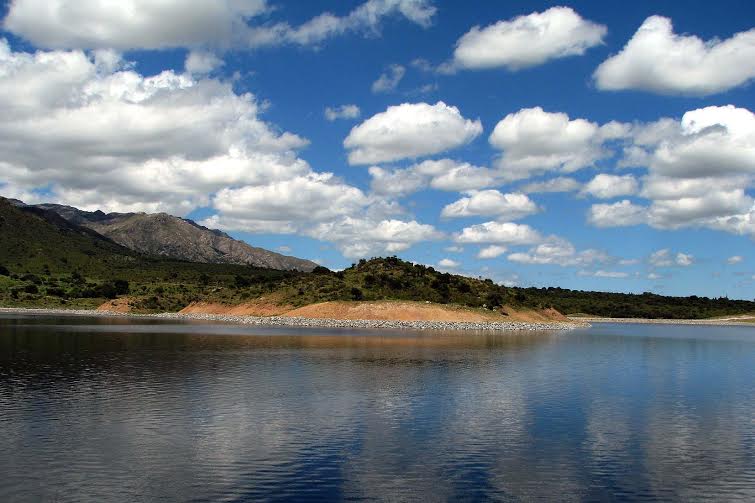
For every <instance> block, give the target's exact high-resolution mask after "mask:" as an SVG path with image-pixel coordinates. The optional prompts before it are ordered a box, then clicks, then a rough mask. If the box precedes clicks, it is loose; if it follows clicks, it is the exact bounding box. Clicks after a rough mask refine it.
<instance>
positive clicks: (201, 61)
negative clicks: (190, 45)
mask: <svg viewBox="0 0 755 503" xmlns="http://www.w3.org/2000/svg"><path fill="white" fill-rule="evenodd" d="M223 64H224V62H223V60H222V59H220V58H219V57H217V56H216V55H215V54H213V53H211V52H207V51H191V52H189V54H188V55H187V56H186V62H185V63H184V68H186V71H187V72H188V73H192V74H194V75H207V74H209V73H212V72H213V71H215V70H217V69H218V68H220V67H221V66H223Z"/></svg>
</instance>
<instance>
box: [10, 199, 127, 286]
mask: <svg viewBox="0 0 755 503" xmlns="http://www.w3.org/2000/svg"><path fill="white" fill-rule="evenodd" d="M137 257H138V254H137V253H136V252H134V251H132V250H129V249H128V248H125V247H123V246H121V245H119V244H117V243H115V242H114V241H112V240H110V239H108V238H106V237H104V236H101V235H100V234H98V233H97V232H95V231H93V230H92V229H88V228H86V227H81V226H79V225H76V224H75V223H73V222H70V221H68V220H66V219H65V218H63V217H61V216H60V215H59V214H57V213H55V212H53V211H48V210H45V209H44V208H37V207H34V206H27V205H25V204H23V203H22V202H20V201H16V200H8V199H4V198H0V261H1V262H2V264H3V266H4V267H6V266H7V267H9V268H11V269H16V270H19V271H25V270H33V271H37V270H41V269H50V268H52V269H55V270H62V271H66V272H70V271H73V270H76V269H79V268H83V267H85V268H86V269H87V270H91V271H92V272H93V273H95V274H99V273H103V272H105V271H107V270H109V269H112V268H115V267H117V266H120V265H124V264H129V263H134V262H135V261H136V260H137Z"/></svg>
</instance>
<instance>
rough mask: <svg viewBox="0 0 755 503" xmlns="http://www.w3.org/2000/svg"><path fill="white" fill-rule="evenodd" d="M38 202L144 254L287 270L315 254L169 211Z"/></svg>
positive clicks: (307, 265)
mask: <svg viewBox="0 0 755 503" xmlns="http://www.w3.org/2000/svg"><path fill="white" fill-rule="evenodd" d="M34 207H36V208H40V209H44V210H48V211H53V212H55V213H57V214H58V215H60V216H61V217H63V218H64V219H66V220H68V221H69V222H71V223H72V224H75V225H78V226H81V227H86V228H89V229H92V230H94V231H96V232H97V233H99V234H101V235H103V236H105V237H108V238H110V239H111V240H112V241H114V242H116V243H118V244H120V245H122V246H125V247H126V248H128V249H130V250H134V251H137V252H139V253H142V254H145V255H156V256H161V257H168V258H174V259H179V260H188V261H190V262H205V263H208V264H238V265H251V266H255V267H267V268H269V269H278V270H282V271H289V270H293V271H311V270H312V269H314V268H315V267H317V264H315V263H314V262H312V261H310V260H304V259H300V258H297V257H291V256H287V255H282V254H280V253H275V252H272V251H270V250H266V249H264V248H257V247H254V246H251V245H249V244H247V243H245V242H243V241H239V240H237V239H233V238H232V237H231V236H229V235H228V234H226V233H224V232H222V231H219V230H216V229H208V228H207V227H204V226H201V225H199V224H197V223H196V222H194V221H193V220H189V219H185V218H179V217H175V216H173V215H168V214H167V213H154V214H149V213H103V212H102V211H83V210H80V209H78V208H74V207H72V206H64V205H60V204H49V203H48V204H39V205H35V206H34Z"/></svg>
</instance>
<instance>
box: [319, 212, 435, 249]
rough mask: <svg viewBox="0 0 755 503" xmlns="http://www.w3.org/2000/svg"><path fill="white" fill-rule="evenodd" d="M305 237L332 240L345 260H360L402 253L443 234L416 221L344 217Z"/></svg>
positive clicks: (321, 224) (320, 225)
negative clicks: (348, 258)
mask: <svg viewBox="0 0 755 503" xmlns="http://www.w3.org/2000/svg"><path fill="white" fill-rule="evenodd" d="M305 234H306V235H308V236H310V237H313V238H316V239H321V240H325V241H330V242H333V243H335V244H336V246H337V247H338V249H339V250H340V251H341V253H343V254H344V255H345V256H346V257H350V258H360V257H368V256H374V255H385V254H392V253H396V252H400V251H403V250H406V249H408V248H410V247H411V246H413V245H415V244H417V243H420V242H422V241H429V240H435V239H441V238H442V237H443V233H441V232H439V231H438V230H436V229H435V228H434V227H433V226H431V225H427V224H421V223H419V222H417V221H415V220H411V221H402V220H396V219H372V218H352V217H348V216H347V217H343V218H341V219H339V220H336V221H332V222H323V223H320V224H318V225H315V226H314V227H312V228H310V229H308V230H307V231H306V232H305Z"/></svg>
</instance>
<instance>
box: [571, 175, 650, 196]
mask: <svg viewBox="0 0 755 503" xmlns="http://www.w3.org/2000/svg"><path fill="white" fill-rule="evenodd" d="M637 190H638V185H637V180H635V178H634V177H633V176H632V175H623V176H617V175H608V174H605V173H600V174H598V175H596V176H595V178H593V179H592V180H590V181H589V182H587V184H585V186H584V187H583V188H582V191H581V192H580V193H581V194H582V195H591V196H593V197H597V198H599V199H611V198H614V197H617V196H631V195H633V194H635V193H636V192H637Z"/></svg>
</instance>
